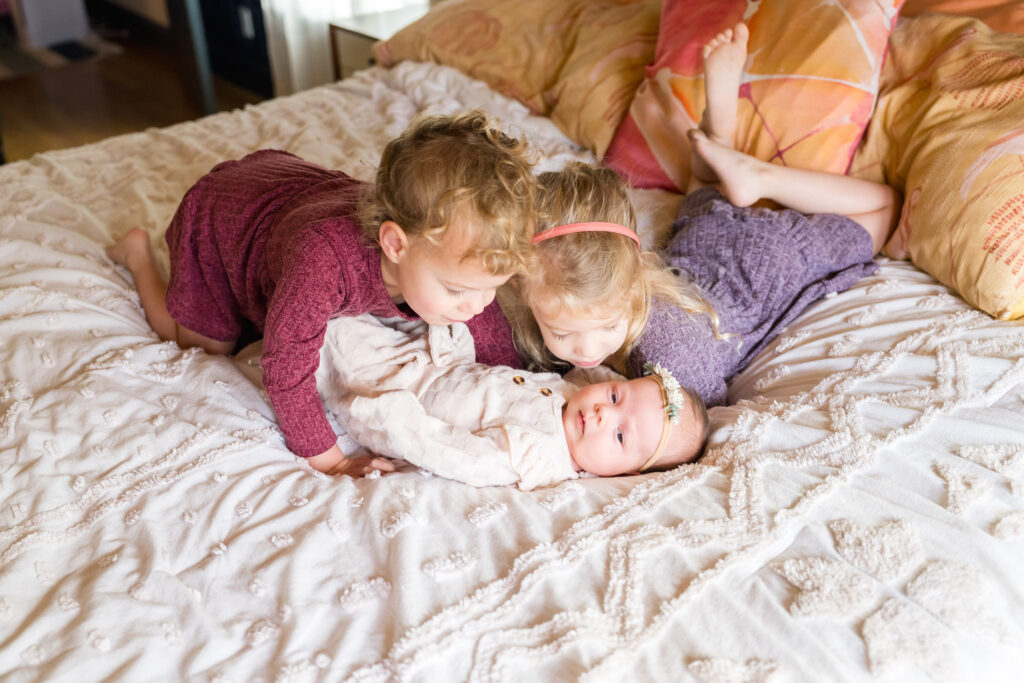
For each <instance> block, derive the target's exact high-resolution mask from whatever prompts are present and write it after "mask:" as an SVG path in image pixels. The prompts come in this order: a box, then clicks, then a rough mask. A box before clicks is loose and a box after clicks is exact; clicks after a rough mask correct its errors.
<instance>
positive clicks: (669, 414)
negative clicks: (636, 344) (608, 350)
mask: <svg viewBox="0 0 1024 683" xmlns="http://www.w3.org/2000/svg"><path fill="white" fill-rule="evenodd" d="M644 376H645V377H651V378H652V379H656V380H658V384H659V385H660V386H661V393H662V395H663V396H664V398H665V420H664V423H663V424H662V428H661V440H660V441H659V442H658V446H657V448H655V449H654V453H653V454H651V457H650V458H648V459H647V462H645V463H644V464H643V465H642V466H641V467H640V471H641V472H646V471H647V470H648V469H650V468H651V466H653V465H654V464H655V463H656V462H658V458H660V457H661V454H662V452H663V451H664V450H665V446H666V445H668V437H669V436H670V435H671V433H672V425H675V424H679V411H680V410H682V408H683V405H684V403H685V402H686V398H685V396H684V394H683V390H682V389H681V388H680V386H679V382H678V381H677V380H676V378H675V377H673V376H672V373H671V372H669V370H668V368H665V367H662V366H661V364H660V363H651V362H650V361H648V362H646V363H644Z"/></svg>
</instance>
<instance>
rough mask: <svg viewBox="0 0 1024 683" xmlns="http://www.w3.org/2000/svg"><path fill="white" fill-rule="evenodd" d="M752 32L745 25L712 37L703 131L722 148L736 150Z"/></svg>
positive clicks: (707, 49)
mask: <svg viewBox="0 0 1024 683" xmlns="http://www.w3.org/2000/svg"><path fill="white" fill-rule="evenodd" d="M749 38H750V29H748V28H747V25H746V24H744V23H742V22H741V23H739V24H736V26H735V27H733V28H727V29H726V30H724V31H722V32H721V33H719V34H718V35H717V36H715V37H714V38H712V39H711V40H709V41H708V42H707V44H706V45H705V46H704V50H703V52H702V53H701V54H702V56H703V57H704V95H705V98H706V99H707V103H706V104H705V107H704V115H703V116H702V118H701V122H700V128H701V130H703V131H704V132H705V133H706V134H707V136H708V137H709V138H711V139H712V140H714V141H715V142H717V143H718V144H720V145H725V146H727V147H733V146H734V143H733V136H734V135H735V133H736V102H737V98H738V95H739V90H740V80H741V79H742V76H743V65H744V64H745V63H746V60H747V40H748V39H749Z"/></svg>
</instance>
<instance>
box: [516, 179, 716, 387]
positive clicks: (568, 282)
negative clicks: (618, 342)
mask: <svg viewBox="0 0 1024 683" xmlns="http://www.w3.org/2000/svg"><path fill="white" fill-rule="evenodd" d="M537 180H538V191H539V192H540V197H539V198H538V223H537V229H538V232H540V231H543V230H546V229H549V228H551V227H554V226H557V225H565V224H568V223H582V222H589V221H604V222H611V223H619V224H620V225H624V226H626V227H627V228H629V229H630V230H632V231H633V232H636V213H635V211H634V209H633V204H632V202H630V200H629V195H628V193H627V191H626V185H625V183H624V182H623V181H622V178H620V177H619V175H618V174H617V173H616V172H615V171H613V170H611V169H610V168H603V167H595V166H591V165H589V164H584V163H580V162H573V163H571V164H569V165H568V166H566V167H565V168H564V169H562V170H561V171H553V172H547V173H541V174H540V175H539V176H538V178H537ZM498 294H499V301H500V303H501V306H502V309H503V310H504V311H505V315H506V317H507V318H508V319H509V322H510V323H511V325H512V333H513V335H514V337H515V340H516V345H517V347H518V349H519V353H520V355H521V356H522V357H523V359H524V361H525V362H526V365H527V367H529V368H531V369H542V370H551V369H554V368H558V367H563V368H564V367H566V366H567V365H568V364H567V363H566V362H565V361H562V360H560V359H558V358H556V357H555V356H554V355H552V354H551V352H550V351H548V350H547V348H546V347H545V345H544V339H543V337H542V336H541V332H540V327H539V326H538V325H537V321H536V320H535V319H534V317H533V315H532V313H531V308H533V307H540V308H543V309H545V310H550V311H552V312H554V313H557V312H560V311H571V312H572V314H573V315H574V316H577V317H580V318H590V317H594V318H598V317H602V316H601V315H600V312H602V311H609V310H617V311H626V312H627V313H628V325H629V327H628V330H627V332H626V338H625V341H624V342H623V345H622V348H620V349H619V351H618V352H617V353H616V354H615V356H616V358H615V359H614V360H615V361H617V362H619V361H624V360H625V358H626V356H628V354H629V352H630V351H631V350H632V348H633V345H634V344H635V343H636V341H637V340H638V339H639V338H640V335H641V334H642V333H643V330H644V327H646V325H647V320H648V318H649V317H650V312H651V305H652V302H653V301H654V300H655V299H657V300H660V301H664V302H666V303H668V304H671V305H674V306H676V307H677V308H679V309H681V310H683V311H687V312H694V313H707V314H708V315H710V316H711V319H712V325H713V327H714V330H715V333H716V334H717V333H718V316H717V315H716V314H715V312H714V310H713V309H712V308H711V306H710V305H709V304H708V303H707V302H706V301H705V300H704V299H703V297H701V295H700V293H699V291H698V290H697V288H696V287H695V286H693V285H692V284H690V283H689V282H688V281H686V280H684V279H683V278H682V277H680V276H679V275H677V274H675V273H673V272H672V271H670V270H669V269H668V268H667V267H666V266H665V264H664V262H663V261H662V260H661V258H660V257H659V256H658V255H657V254H655V253H654V252H650V251H643V250H640V249H638V248H637V245H636V243H635V242H634V241H633V240H631V239H630V238H629V237H626V236H624V235H619V234H617V233H609V232H581V233H573V234H568V235H563V236H560V237H556V238H553V239H547V240H543V241H541V242H538V243H537V244H536V245H534V249H533V254H532V256H531V259H530V263H529V268H528V270H527V274H525V275H521V276H517V277H516V278H514V279H513V280H512V281H511V282H510V283H509V284H507V285H505V286H504V287H503V288H502V289H500V290H499V293H498Z"/></svg>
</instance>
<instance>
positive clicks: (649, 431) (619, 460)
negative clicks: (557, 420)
mask: <svg viewBox="0 0 1024 683" xmlns="http://www.w3.org/2000/svg"><path fill="white" fill-rule="evenodd" d="M664 406H665V402H664V397H663V395H662V391H661V385H660V384H659V383H658V380H656V379H652V378H650V377H640V378H637V379H632V380H629V381H626V380H623V381H619V382H601V383H599V384H591V385H589V386H586V387H583V388H582V389H580V390H579V391H578V392H577V393H576V394H575V395H573V397H572V398H570V399H569V400H568V402H566V404H565V407H564V408H563V410H562V425H563V426H564V427H565V439H566V442H567V443H568V445H569V455H571V456H572V459H573V462H574V463H575V464H576V466H577V467H578V468H579V469H582V470H584V471H586V472H590V473H591V474H596V475H598V476H602V477H612V476H615V475H618V474H628V473H632V472H638V471H639V470H640V468H641V467H642V466H643V464H644V463H645V462H647V460H648V458H650V457H651V455H652V454H653V453H654V449H655V448H656V447H657V446H658V442H659V441H660V440H661V432H662V429H663V427H664V424H665V409H664Z"/></svg>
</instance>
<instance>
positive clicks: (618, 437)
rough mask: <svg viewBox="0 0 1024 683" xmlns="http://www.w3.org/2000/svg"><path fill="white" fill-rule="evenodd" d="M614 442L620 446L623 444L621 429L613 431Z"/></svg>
mask: <svg viewBox="0 0 1024 683" xmlns="http://www.w3.org/2000/svg"><path fill="white" fill-rule="evenodd" d="M615 440H616V441H618V442H619V445H620V446H621V445H622V444H623V438H622V430H621V429H616V430H615Z"/></svg>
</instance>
